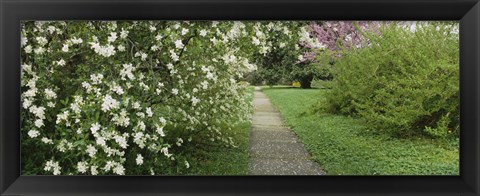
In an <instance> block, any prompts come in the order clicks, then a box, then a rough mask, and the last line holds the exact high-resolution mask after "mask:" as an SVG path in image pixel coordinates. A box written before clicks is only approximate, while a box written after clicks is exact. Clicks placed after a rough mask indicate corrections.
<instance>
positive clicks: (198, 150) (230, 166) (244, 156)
mask: <svg viewBox="0 0 480 196" xmlns="http://www.w3.org/2000/svg"><path fill="white" fill-rule="evenodd" d="M253 90H254V87H249V91H250V94H249V96H247V97H246V99H247V100H248V101H252V99H253ZM250 128H251V123H249V122H246V123H242V124H240V125H239V126H237V127H236V129H234V130H232V133H231V134H232V139H233V141H235V142H236V143H235V145H237V146H238V147H236V148H235V147H227V146H224V145H202V144H199V145H197V146H195V147H194V148H195V149H192V150H191V151H193V152H195V154H192V155H190V156H191V157H190V158H193V159H194V160H195V161H192V166H193V167H192V170H190V171H189V173H188V174H187V175H247V172H248V158H249V157H248V137H249V133H250Z"/></svg>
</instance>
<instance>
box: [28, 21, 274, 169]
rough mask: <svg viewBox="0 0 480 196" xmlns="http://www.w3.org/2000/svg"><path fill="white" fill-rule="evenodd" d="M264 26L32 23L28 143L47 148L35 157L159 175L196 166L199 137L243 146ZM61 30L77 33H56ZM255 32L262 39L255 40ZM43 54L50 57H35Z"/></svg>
mask: <svg viewBox="0 0 480 196" xmlns="http://www.w3.org/2000/svg"><path fill="white" fill-rule="evenodd" d="M160 23H161V24H160ZM255 25H256V24H255V23H243V22H172V21H155V22H153V21H152V22H147V21H142V22H128V21H125V22H102V21H95V22H74V21H72V22H66V23H65V22H45V23H38V24H37V23H31V24H30V23H28V22H27V23H26V24H25V25H24V26H23V29H22V53H23V54H24V55H22V108H23V109H22V130H25V134H24V135H26V136H27V137H24V138H22V141H27V140H29V142H28V143H25V145H28V146H25V147H31V148H41V149H44V150H41V151H39V152H38V154H35V155H31V156H32V157H35V156H38V157H52V158H51V160H45V161H44V162H42V163H39V164H43V167H44V168H43V171H45V174H54V175H59V174H62V173H63V174H85V175H102V174H116V175H125V174H132V172H135V171H142V173H133V174H152V175H153V174H162V173H165V172H167V171H173V170H171V169H169V168H168V167H177V165H182V167H183V168H184V169H188V168H190V167H191V164H190V162H189V161H190V160H188V161H187V160H185V159H188V158H189V157H186V158H185V157H178V156H183V154H188V153H186V152H183V150H185V149H191V148H188V146H189V145H191V143H193V142H196V140H197V139H200V138H207V139H208V140H210V141H213V142H221V143H222V144H225V145H229V146H236V145H235V141H233V140H232V138H231V137H230V136H231V134H233V132H234V128H235V127H236V126H237V125H238V124H239V123H242V122H245V121H249V120H250V115H251V109H252V107H253V106H252V104H251V103H250V102H248V101H247V100H246V99H245V95H246V93H247V90H246V89H247V88H246V85H247V84H246V83H242V82H238V81H241V80H242V79H243V75H244V74H245V73H247V72H250V71H253V70H255V69H256V66H255V65H254V64H253V63H250V62H252V61H251V60H250V58H249V57H250V56H251V55H252V54H251V52H244V51H259V50H262V49H261V47H267V49H264V50H269V49H268V47H269V44H268V43H265V42H264V41H265V38H266V36H264V35H262V34H263V33H262V32H261V31H260V27H258V28H257V30H258V31H256V32H253V31H255V30H254V29H255V27H254V26H255ZM49 26H52V28H50V27H49ZM80 27H81V28H80ZM272 28H276V27H275V25H274V26H273V27H272ZM59 29H62V31H63V32H68V35H66V36H62V38H58V39H51V36H54V35H55V33H58V32H59V31H60V30H59ZM78 29H88V32H89V33H85V32H84V31H79V30H78ZM50 32H53V33H50ZM252 34H256V37H258V42H259V43H258V44H257V45H256V44H251V43H250V42H251V41H248V40H252V38H251V36H250V35H252ZM62 39H63V40H62ZM49 40H51V42H55V43H51V44H48V41H49ZM255 43H257V42H256V41H255ZM270 45H271V44H270ZM39 48H41V49H39ZM73 48H74V49H73ZM120 48H122V49H120ZM32 49H33V50H37V49H38V50H44V52H45V51H51V52H48V53H44V52H40V53H39V52H33V53H31V52H32ZM92 49H93V51H92ZM122 51H124V52H122ZM65 52H69V53H71V54H72V55H65V54H64V53H65ZM117 52H118V53H117ZM38 57H42V58H44V59H45V60H44V61H33V60H32V59H35V58H38ZM27 157H29V156H27ZM38 157H37V158H32V160H38V159H40V158H38ZM129 159H132V160H129ZM25 161H29V160H25ZM72 162H73V164H71V163H72ZM68 164H70V165H68ZM60 165H62V167H63V168H62V167H60Z"/></svg>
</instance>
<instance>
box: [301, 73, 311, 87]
mask: <svg viewBox="0 0 480 196" xmlns="http://www.w3.org/2000/svg"><path fill="white" fill-rule="evenodd" d="M312 80H313V76H311V75H309V76H305V77H303V78H302V79H301V80H300V87H301V88H312Z"/></svg>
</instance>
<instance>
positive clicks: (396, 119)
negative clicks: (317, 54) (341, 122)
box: [326, 22, 459, 137]
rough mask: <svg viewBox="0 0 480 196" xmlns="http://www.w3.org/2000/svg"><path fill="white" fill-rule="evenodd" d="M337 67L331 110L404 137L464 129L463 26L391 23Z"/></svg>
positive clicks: (370, 37) (328, 99)
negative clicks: (461, 126)
mask: <svg viewBox="0 0 480 196" xmlns="http://www.w3.org/2000/svg"><path fill="white" fill-rule="evenodd" d="M379 32H380V33H377V34H372V33H365V36H367V37H368V38H369V40H370V41H371V43H370V44H369V45H368V46H366V47H363V48H356V49H353V50H352V49H351V50H349V51H347V52H345V53H344V55H343V56H342V57H341V58H339V59H338V61H337V62H336V64H335V68H334V70H333V72H334V76H333V77H334V81H333V84H332V90H331V91H330V93H328V94H327V108H326V109H327V110H329V111H330V112H334V113H335V112H337V113H342V114H349V115H358V116H360V117H362V118H363V119H365V120H366V122H367V123H368V124H370V125H372V126H373V127H375V128H377V129H381V130H385V131H392V132H394V133H397V134H401V135H411V134H418V133H427V134H429V135H431V136H436V137H445V136H447V135H457V134H455V133H457V132H458V128H459V37H458V23H451V22H429V23H418V24H416V25H413V26H406V25H404V24H397V23H391V24H388V25H384V26H383V27H381V28H380V31H379Z"/></svg>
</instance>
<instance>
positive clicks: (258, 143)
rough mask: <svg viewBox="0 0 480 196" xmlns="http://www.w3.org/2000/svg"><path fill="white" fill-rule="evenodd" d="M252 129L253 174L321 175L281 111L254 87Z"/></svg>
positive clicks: (251, 157) (251, 168)
mask: <svg viewBox="0 0 480 196" xmlns="http://www.w3.org/2000/svg"><path fill="white" fill-rule="evenodd" d="M253 104H254V105H255V112H254V114H253V123H252V129H251V131H250V144H249V153H250V162H249V165H248V169H249V174H250V175H322V174H324V172H323V171H322V169H321V168H320V166H319V165H318V164H317V163H315V162H314V161H311V160H309V157H310V155H309V154H308V152H307V151H306V150H305V148H304V146H303V144H302V143H300V141H299V140H298V138H297V136H296V135H295V134H294V133H293V132H292V131H290V130H289V129H288V128H287V126H286V125H284V124H283V122H282V119H281V117H280V113H279V112H278V111H277V110H275V108H274V107H273V105H272V104H271V103H270V100H269V99H268V98H267V96H265V94H264V93H263V92H261V90H260V88H259V87H255V92H254V98H253Z"/></svg>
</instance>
